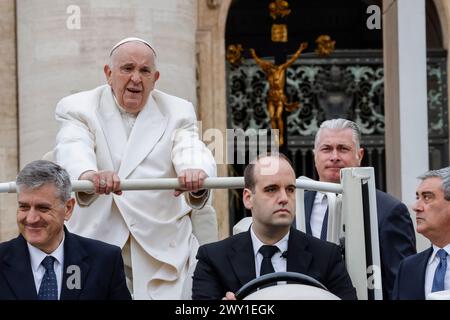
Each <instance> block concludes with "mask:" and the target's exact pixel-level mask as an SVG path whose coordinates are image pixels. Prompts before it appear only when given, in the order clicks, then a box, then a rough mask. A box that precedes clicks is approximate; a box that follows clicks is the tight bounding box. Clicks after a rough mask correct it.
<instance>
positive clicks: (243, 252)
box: [228, 229, 256, 286]
mask: <svg viewBox="0 0 450 320" xmlns="http://www.w3.org/2000/svg"><path fill="white" fill-rule="evenodd" d="M228 259H229V260H230V263H231V265H232V266H233V270H234V273H235V274H236V276H237V278H238V279H239V281H240V284H241V286H243V285H244V284H246V283H247V282H249V281H250V280H253V279H255V278H256V271H255V270H256V269H255V268H256V267H255V255H254V252H253V244H252V239H251V236H250V229H249V230H248V231H247V232H243V233H242V234H240V236H239V237H236V238H235V239H234V242H233V244H232V250H231V252H230V253H228Z"/></svg>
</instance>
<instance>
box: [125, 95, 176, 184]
mask: <svg viewBox="0 0 450 320" xmlns="http://www.w3.org/2000/svg"><path fill="white" fill-rule="evenodd" d="M167 122H168V119H167V117H165V116H164V115H163V114H162V113H161V111H160V110H159V109H158V106H157V105H156V102H155V100H154V99H153V96H152V95H150V96H149V98H148V102H147V105H146V106H145V107H144V109H142V111H141V112H140V113H139V115H138V117H137V119H136V123H135V124H134V127H133V129H132V130H131V134H130V137H129V139H128V144H127V146H126V149H125V151H124V154H123V160H122V164H121V166H120V169H119V177H120V178H122V179H124V178H126V177H127V176H128V175H129V174H130V173H131V172H132V171H133V170H134V169H135V168H136V167H137V166H138V165H139V163H141V162H142V161H143V160H144V158H145V157H146V156H147V155H148V154H149V153H150V151H151V150H152V149H153V147H154V146H155V144H156V143H157V142H158V140H159V139H160V138H161V136H162V135H163V134H164V131H165V130H166V127H167Z"/></svg>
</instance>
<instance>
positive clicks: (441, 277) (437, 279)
mask: <svg viewBox="0 0 450 320" xmlns="http://www.w3.org/2000/svg"><path fill="white" fill-rule="evenodd" d="M436 256H438V257H439V264H438V266H437V268H436V272H435V273H434V279H433V287H432V288H431V292H435V291H443V290H445V288H444V282H445V271H446V270H447V252H446V251H445V250H444V249H439V250H438V252H436Z"/></svg>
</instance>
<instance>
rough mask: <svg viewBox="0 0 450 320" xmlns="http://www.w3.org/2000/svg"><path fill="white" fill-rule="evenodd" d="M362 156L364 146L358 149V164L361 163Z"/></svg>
mask: <svg viewBox="0 0 450 320" xmlns="http://www.w3.org/2000/svg"><path fill="white" fill-rule="evenodd" d="M363 157H364V148H359V150H358V160H359V165H361V161H362V159H363Z"/></svg>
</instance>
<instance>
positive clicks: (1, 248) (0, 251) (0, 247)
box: [0, 238, 18, 257]
mask: <svg viewBox="0 0 450 320" xmlns="http://www.w3.org/2000/svg"><path fill="white" fill-rule="evenodd" d="M17 241H18V240H17V238H14V239H11V240H8V241H5V242H2V243H0V257H3V256H4V255H5V254H6V253H7V252H8V251H9V250H10V249H11V248H12V247H14V246H15V245H16V243H17Z"/></svg>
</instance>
